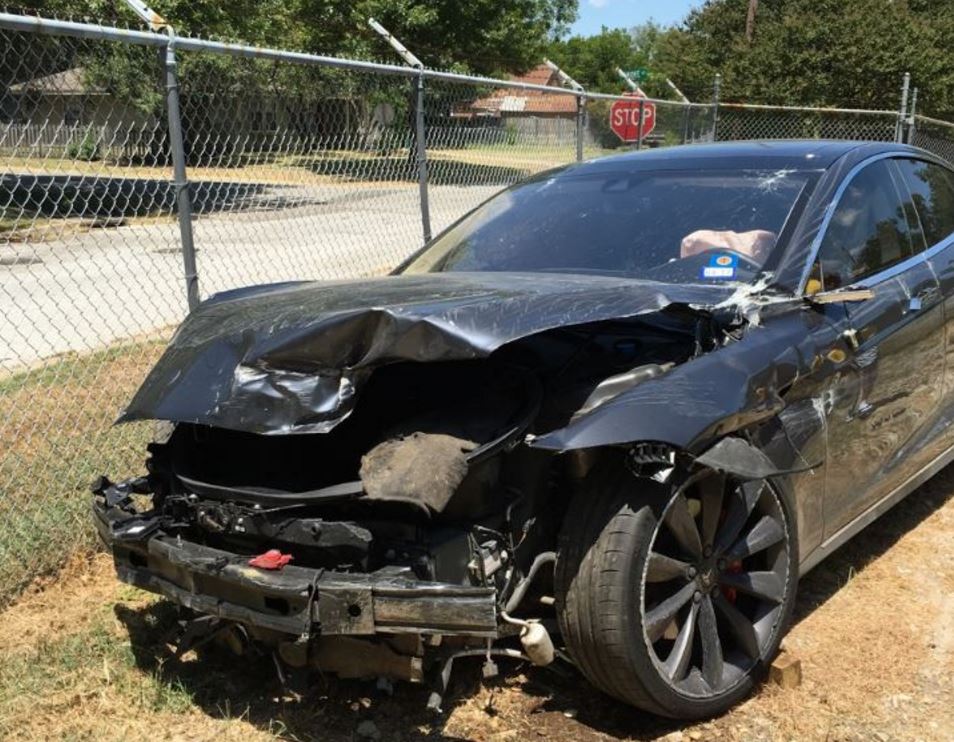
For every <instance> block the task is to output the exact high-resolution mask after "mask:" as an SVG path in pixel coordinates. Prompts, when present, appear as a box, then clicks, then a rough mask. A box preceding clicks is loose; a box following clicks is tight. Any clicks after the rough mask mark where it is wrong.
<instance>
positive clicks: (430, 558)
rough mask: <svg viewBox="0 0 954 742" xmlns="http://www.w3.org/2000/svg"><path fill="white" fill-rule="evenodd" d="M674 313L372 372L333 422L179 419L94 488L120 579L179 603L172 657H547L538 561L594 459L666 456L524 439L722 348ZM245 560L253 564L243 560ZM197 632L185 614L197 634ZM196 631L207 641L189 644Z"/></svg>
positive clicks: (638, 462)
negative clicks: (134, 471) (310, 426)
mask: <svg viewBox="0 0 954 742" xmlns="http://www.w3.org/2000/svg"><path fill="white" fill-rule="evenodd" d="M742 326H743V323H741V322H736V323H735V324H734V325H726V324H725V323H722V324H720V323H719V322H717V321H716V320H715V319H714V318H713V316H712V315H711V314H709V313H706V312H701V311H698V310H694V309H689V308H687V307H683V306H676V305H673V306H671V307H669V308H667V309H666V310H664V311H660V312H656V313H652V314H645V315H641V316H637V317H632V318H626V319H620V320H609V321H599V322H593V323H588V324H582V325H574V326H570V327H562V328H557V329H552V330H548V331H545V332H541V333H537V334H533V335H530V336H528V337H526V338H521V339H520V340H518V341H517V342H512V343H509V344H507V345H505V346H504V347H502V348H500V349H499V350H497V351H495V352H493V353H492V354H490V355H489V356H488V357H486V358H475V359H471V360H450V361H441V362H431V363H419V362H411V361H403V362H395V363H390V364H386V365H382V366H380V367H378V368H376V369H375V371H374V373H372V374H370V376H369V377H368V378H367V379H366V381H365V382H364V384H363V388H362V390H361V394H360V397H359V398H358V399H357V401H356V403H355V404H354V407H353V410H352V411H351V412H350V414H348V415H347V416H346V417H345V418H344V419H343V420H342V421H341V422H340V423H338V424H336V425H335V427H334V428H333V429H331V430H329V431H328V432H319V433H303V434H296V435H266V434H262V433H259V432H249V431H244V430H234V429H229V428H226V427H216V426H212V425H207V424H201V423H195V422H183V421H179V422H177V423H176V424H175V425H174V426H173V427H172V428H171V432H170V434H169V435H168V436H167V437H166V438H165V439H164V440H161V441H157V442H154V443H152V444H151V445H150V446H149V458H148V460H147V469H148V474H147V475H146V476H143V477H140V478H137V479H133V480H128V481H126V482H122V483H120V484H113V483H111V482H109V481H108V480H106V479H103V480H101V481H100V482H99V483H98V484H97V485H96V486H95V487H94V491H95V493H96V497H95V500H94V513H95V515H96V519H95V520H96V523H97V526H98V528H99V531H100V534H101V536H102V537H103V539H104V540H105V541H106V542H107V543H108V544H109V545H110V546H111V548H112V550H113V553H114V555H115V559H116V565H117V569H118V572H119V575H120V577H121V578H122V579H123V580H125V581H127V582H130V583H132V584H135V585H138V586H140V587H143V588H145V589H148V590H153V591H156V592H159V593H161V594H163V595H165V596H167V597H169V598H171V599H172V600H174V601H175V602H177V603H179V604H180V605H182V606H183V607H184V608H186V609H189V610H191V611H193V615H194V620H193V623H192V624H190V625H189V626H190V627H194V628H193V629H192V630H191V632H190V630H188V629H187V632H186V633H187V636H186V637H185V642H186V643H185V645H184V647H185V648H187V647H188V645H189V643H191V642H194V641H196V640H199V639H201V638H202V637H205V638H207V637H208V636H211V635H215V636H218V637H220V638H221V637H223V636H224V637H226V638H227V639H228V642H227V643H228V644H229V646H231V647H232V648H233V649H236V650H237V651H245V648H246V647H251V646H256V647H259V648H265V649H266V651H270V652H274V653H275V656H276V657H278V658H280V660H281V663H283V664H284V665H287V666H290V667H318V668H321V669H322V671H331V672H336V673H338V674H340V675H342V676H345V677H374V676H384V677H391V678H399V679H405V680H412V681H421V680H423V679H425V677H426V676H427V673H428V672H429V671H433V673H434V674H433V677H434V678H436V680H435V683H436V690H435V694H434V695H433V696H432V698H431V701H430V703H431V705H432V706H434V707H435V708H437V707H439V705H440V696H441V693H442V690H441V689H442V688H443V687H444V685H446V682H447V677H448V674H449V671H450V666H451V664H452V662H453V659H454V658H455V657H459V656H463V655H468V654H479V655H481V656H484V657H485V662H486V664H485V673H491V672H493V671H494V670H493V668H494V667H495V665H494V661H493V657H494V656H499V655H504V656H511V657H520V658H524V659H529V660H530V661H532V662H534V663H535V664H539V665H546V664H549V663H551V662H553V660H554V658H555V656H557V654H558V652H559V650H557V649H555V644H554V638H553V636H552V635H553V634H554V632H555V629H556V624H555V621H554V620H553V608H552V606H553V603H554V591H553V586H552V571H553V563H554V562H555V560H556V552H557V549H558V543H557V541H558V534H559V528H560V524H561V522H562V520H563V515H564V512H565V510H566V507H567V504H568V502H569V500H570V498H571V497H572V495H573V493H574V490H575V488H576V487H577V485H578V484H579V483H580V482H581V481H582V480H583V478H584V477H585V476H586V475H587V473H588V471H589V470H590V469H591V468H592V467H593V466H594V465H597V464H598V463H599V462H600V461H603V460H605V459H607V458H613V459H615V460H617V461H618V462H624V461H625V462H628V464H629V465H630V466H632V467H633V471H634V473H635V474H637V475H645V476H658V475H659V473H660V472H661V471H662V472H665V471H666V470H668V469H671V467H672V466H673V465H674V460H675V456H676V452H675V450H674V449H673V448H672V447H671V446H666V445H663V444H659V445H651V444H645V445H641V446H635V447H634V446H632V445H628V446H616V447H614V446H610V447H603V448H597V449H582V450H575V451H570V452H567V453H564V454H557V453H555V452H554V451H552V450H546V449H543V448H538V447H535V446H534V445H533V443H534V441H535V440H536V438H537V436H539V435H540V434H545V433H547V432H549V431H552V430H555V429H560V428H563V427H565V426H567V425H568V424H570V423H571V422H573V421H574V420H578V419H580V418H581V417H582V416H585V415H587V414H589V413H592V412H593V411H594V410H597V409H599V408H600V407H601V406H602V405H604V404H606V403H607V402H608V401H610V400H612V399H615V398H617V397H618V396H619V395H621V394H623V393H625V392H627V391H630V390H632V389H633V388H635V387H637V386H638V385H640V384H644V383H646V382H648V381H651V380H653V379H657V378H661V377H664V376H665V375H666V374H667V373H669V372H670V371H671V370H672V369H673V368H674V367H677V366H678V365H680V364H683V363H685V362H687V361H689V360H691V359H693V358H695V357H698V356H700V355H702V354H704V353H707V352H709V351H711V350H713V349H714V348H716V347H720V346H722V345H724V344H726V343H731V342H732V341H733V340H735V339H737V338H738V336H739V334H740V332H741V328H742ZM253 565H254V566H253ZM196 622H198V623H196ZM202 640H204V639H202Z"/></svg>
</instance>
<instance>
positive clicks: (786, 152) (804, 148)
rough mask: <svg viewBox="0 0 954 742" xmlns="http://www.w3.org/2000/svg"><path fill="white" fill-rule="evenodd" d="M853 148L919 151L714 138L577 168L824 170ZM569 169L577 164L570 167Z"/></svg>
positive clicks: (902, 149)
mask: <svg viewBox="0 0 954 742" xmlns="http://www.w3.org/2000/svg"><path fill="white" fill-rule="evenodd" d="M855 150H864V154H865V156H868V155H874V154H878V153H879V152H882V151H884V152H898V153H908V154H911V153H919V152H920V150H918V149H916V148H915V147H908V146H906V145H899V144H895V143H894V142H862V141H836V140H818V139H795V140H769V141H750V142H715V143H705V144H688V145H682V146H677V147H660V148H656V149H648V148H647V149H643V150H640V151H636V152H626V153H624V154H619V155H610V156H609V157H602V158H599V159H596V160H590V161H589V162H585V163H581V164H580V165H579V166H577V167H578V168H579V169H580V170H588V171H602V170H607V171H612V170H629V169H635V168H638V169H642V168H651V169H684V168H686V169H689V168H692V169H695V168H712V169H718V168H722V167H725V168H728V169H749V168H751V169H762V168H766V167H771V168H783V169H791V170H825V169H827V168H828V167H830V166H831V165H832V164H833V163H834V162H836V161H837V160H839V159H841V158H842V157H844V156H845V155H847V154H848V153H850V152H853V151H855ZM570 169H571V170H576V169H577V168H574V167H571V168H570Z"/></svg>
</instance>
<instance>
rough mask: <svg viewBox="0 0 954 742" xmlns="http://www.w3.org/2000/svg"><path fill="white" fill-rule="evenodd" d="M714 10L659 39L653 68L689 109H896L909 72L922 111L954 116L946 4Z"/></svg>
mask: <svg viewBox="0 0 954 742" xmlns="http://www.w3.org/2000/svg"><path fill="white" fill-rule="evenodd" d="M748 7H749V0H708V1H707V2H706V3H705V4H704V5H703V6H702V7H700V8H698V9H697V10H694V11H692V12H691V13H690V14H689V15H688V17H687V18H686V20H685V21H684V22H683V24H682V25H681V26H679V27H677V28H673V29H670V30H667V31H666V32H665V33H663V34H662V35H661V36H660V37H659V39H658V41H657V47H656V59H655V61H654V67H655V68H657V69H658V70H659V71H661V72H663V73H665V74H667V75H669V76H671V77H672V78H673V79H674V80H675V81H676V82H677V84H679V85H680V87H682V88H683V90H684V91H685V92H686V93H687V94H688V95H689V97H690V98H692V99H693V100H700V101H703V100H709V99H710V98H711V96H712V81H713V77H714V75H715V73H716V72H721V73H722V75H723V87H722V91H723V97H724V98H725V99H727V100H733V101H741V102H746V101H750V102H759V103H778V104H800V105H837V106H843V107H853V108H854V107H856V108H883V109H892V110H893V109H894V108H896V107H897V105H898V96H899V85H900V83H901V78H902V75H903V74H904V72H906V71H909V72H911V74H912V77H913V80H914V84H915V85H917V86H918V87H919V88H920V94H919V109H920V110H921V111H923V112H925V113H929V114H931V115H936V116H942V117H950V116H951V115H954V55H951V53H950V48H951V42H950V39H951V38H954V35H952V34H954V4H952V3H950V2H949V1H948V0H852V1H851V2H850V3H846V2H844V1H843V0H760V2H759V5H758V14H757V16H756V21H755V27H754V35H753V38H752V41H751V42H749V41H747V40H746V33H745V26H746V16H747V12H748Z"/></svg>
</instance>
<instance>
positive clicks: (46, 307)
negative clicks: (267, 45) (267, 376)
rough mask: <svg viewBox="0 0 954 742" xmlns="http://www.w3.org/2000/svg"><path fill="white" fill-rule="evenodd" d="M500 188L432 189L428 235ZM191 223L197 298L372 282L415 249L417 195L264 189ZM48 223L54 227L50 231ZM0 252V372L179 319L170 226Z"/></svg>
mask: <svg viewBox="0 0 954 742" xmlns="http://www.w3.org/2000/svg"><path fill="white" fill-rule="evenodd" d="M499 188H500V186H469V187H467V186H432V187H431V213H432V222H433V226H434V230H435V231H436V230H438V229H440V228H443V227H444V226H446V225H447V224H449V223H450V222H452V221H453V220H454V219H456V218H457V217H458V216H459V215H461V214H463V213H464V212H465V211H466V210H468V209H470V208H472V207H473V206H475V205H476V204H478V203H479V202H480V201H482V200H484V199H485V198H487V197H488V196H490V195H491V194H492V193H494V192H495V191H497V190H499ZM254 199H255V201H254V202H252V203H251V204H250V203H249V202H248V201H247V200H246V201H242V202H240V203H239V202H236V201H235V200H234V199H230V200H228V201H225V202H223V203H225V204H226V205H225V206H223V207H222V208H224V209H225V210H224V211H221V210H220V211H219V212H218V213H213V214H209V215H203V216H201V217H199V218H197V219H196V222H195V228H194V229H195V241H196V245H197V247H198V249H199V252H198V262H199V282H200V289H201V291H202V295H203V296H208V295H209V294H211V293H214V292H216V291H221V290H223V289H227V288H234V287H237V286H245V285H249V284H255V283H267V282H271V281H284V280H291V279H298V278H345V277H353V276H361V275H368V274H375V273H382V272H384V271H386V270H387V269H388V268H390V267H391V266H393V265H394V264H395V263H397V262H398V261H399V260H400V259H401V258H402V257H404V256H406V255H407V254H409V253H410V252H411V251H413V250H414V249H416V248H417V247H418V246H419V245H420V244H421V234H422V232H421V221H420V214H419V211H418V201H417V187H416V185H414V184H407V183H384V184H381V183H379V184H374V185H369V186H361V185H353V184H348V185H329V186H321V187H317V186H308V187H305V186H266V187H262V188H256V189H254ZM54 223H58V222H54ZM69 229H70V228H69V227H64V232H63V236H62V237H61V238H60V239H53V240H51V241H46V242H43V243H33V244H12V245H0V371H4V370H15V369H17V368H20V367H23V366H24V365H30V364H34V363H36V362H37V361H39V360H42V359H44V358H48V357H50V356H53V355H56V354H59V353H63V352H66V351H87V350H94V349H97V348H102V347H104V346H106V345H109V344H110V343H114V342H116V341H119V340H123V339H127V338H130V337H136V336H143V335H148V334H154V333H155V332H156V330H158V329H160V328H164V327H168V326H170V325H175V324H177V323H178V322H179V321H180V320H181V319H182V317H183V316H184V314H185V300H184V280H183V278H182V259H181V254H180V253H179V237H178V229H177V226H176V224H175V223H174V221H172V220H168V221H161V222H156V223H151V224H138V223H134V224H131V225H129V226H121V227H111V228H104V229H94V230H91V231H89V232H86V233H76V232H75V231H74V232H70V231H69Z"/></svg>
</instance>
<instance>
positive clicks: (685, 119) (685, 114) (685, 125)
mask: <svg viewBox="0 0 954 742" xmlns="http://www.w3.org/2000/svg"><path fill="white" fill-rule="evenodd" d="M691 111H692V107H691V106H690V105H689V104H688V103H684V104H683V109H682V144H685V143H686V142H688V141H689V114H690V112H691Z"/></svg>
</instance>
